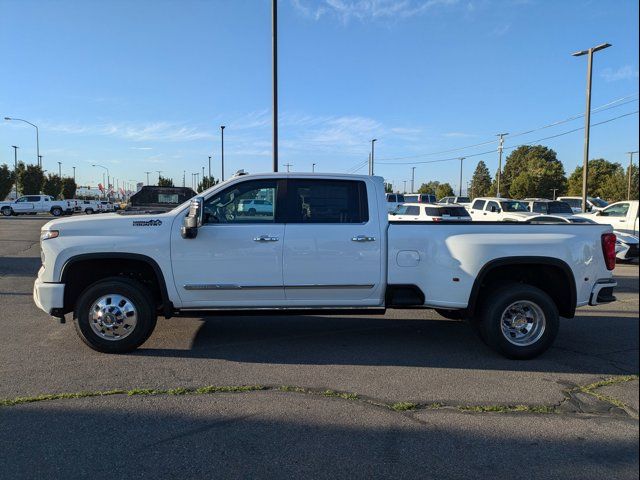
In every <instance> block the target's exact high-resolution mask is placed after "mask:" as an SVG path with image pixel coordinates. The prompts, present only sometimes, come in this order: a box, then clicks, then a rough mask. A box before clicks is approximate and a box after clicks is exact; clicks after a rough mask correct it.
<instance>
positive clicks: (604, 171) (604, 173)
mask: <svg viewBox="0 0 640 480" xmlns="http://www.w3.org/2000/svg"><path fill="white" fill-rule="evenodd" d="M620 174H622V175H624V170H623V168H622V166H621V165H620V164H619V163H613V162H609V161H608V160H605V159H604V158H596V159H594V160H589V174H588V178H587V195H589V196H590V197H601V198H604V199H605V200H613V198H615V197H617V196H618V195H619V194H618V193H616V190H617V188H618V187H614V185H613V183H614V182H615V181H614V180H611V177H615V176H617V181H618V182H619V181H620ZM605 185H606V188H605ZM567 190H568V193H569V195H572V196H581V195H582V166H579V167H576V169H575V170H574V171H573V173H572V174H571V175H570V176H569V179H568V180H567ZM612 194H613V195H614V197H611V198H610V197H608V195H612ZM624 195H625V198H626V189H625V192H624Z"/></svg>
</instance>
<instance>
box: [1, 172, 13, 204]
mask: <svg viewBox="0 0 640 480" xmlns="http://www.w3.org/2000/svg"><path fill="white" fill-rule="evenodd" d="M13 179H14V175H13V171H11V170H9V167H8V166H7V164H6V163H5V164H3V165H2V166H0V201H2V200H4V199H5V198H7V195H9V193H10V192H11V190H12V189H13Z"/></svg>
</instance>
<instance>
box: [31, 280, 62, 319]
mask: <svg viewBox="0 0 640 480" xmlns="http://www.w3.org/2000/svg"><path fill="white" fill-rule="evenodd" d="M33 301H34V302H35V304H36V306H37V307H38V308H39V309H40V310H42V311H44V312H46V313H48V314H49V315H52V314H54V313H55V311H60V310H61V309H62V307H64V283H46V282H43V281H42V280H40V279H39V278H36V281H35V283H34V284H33Z"/></svg>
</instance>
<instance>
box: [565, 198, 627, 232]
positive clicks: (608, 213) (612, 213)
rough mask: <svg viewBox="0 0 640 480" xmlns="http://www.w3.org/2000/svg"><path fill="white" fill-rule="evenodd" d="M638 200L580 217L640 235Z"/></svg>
mask: <svg viewBox="0 0 640 480" xmlns="http://www.w3.org/2000/svg"><path fill="white" fill-rule="evenodd" d="M638 203H639V202H638V200H625V201H622V202H616V203H612V204H611V205H609V206H608V207H605V208H603V209H602V210H598V211H596V212H595V213H582V214H579V215H577V216H578V217H585V218H590V219H591V220H593V221H594V222H596V223H602V224H607V225H611V226H612V227H613V228H614V229H615V230H619V231H621V232H624V233H630V234H631V235H638Z"/></svg>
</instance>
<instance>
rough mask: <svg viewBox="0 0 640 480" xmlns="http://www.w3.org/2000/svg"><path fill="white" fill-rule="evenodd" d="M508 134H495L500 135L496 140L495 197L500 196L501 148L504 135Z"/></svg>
mask: <svg viewBox="0 0 640 480" xmlns="http://www.w3.org/2000/svg"><path fill="white" fill-rule="evenodd" d="M506 135H509V134H508V133H498V134H497V135H496V136H497V137H500V140H499V142H498V178H497V180H496V197H498V198H500V176H501V175H502V149H503V148H504V137H505V136H506Z"/></svg>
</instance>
